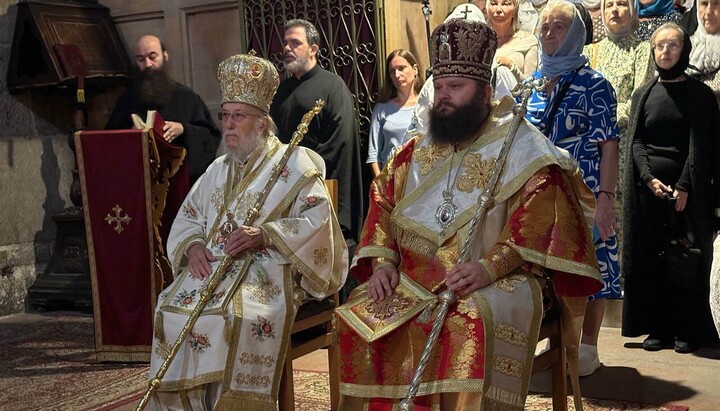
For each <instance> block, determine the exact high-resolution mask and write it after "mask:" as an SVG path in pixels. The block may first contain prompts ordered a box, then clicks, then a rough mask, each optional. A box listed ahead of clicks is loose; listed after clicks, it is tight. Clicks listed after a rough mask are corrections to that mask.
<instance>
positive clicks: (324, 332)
mask: <svg viewBox="0 0 720 411" xmlns="http://www.w3.org/2000/svg"><path fill="white" fill-rule="evenodd" d="M325 185H326V186H327V188H328V191H329V192H330V200H331V202H332V204H333V207H334V208H335V210H337V180H326V181H325ZM338 304H339V296H338V293H335V294H333V295H332V296H330V297H328V298H326V299H324V300H321V301H308V302H306V303H304V304H302V305H301V306H300V308H299V309H298V313H297V315H296V317H295V322H294V323H293V326H292V329H291V330H290V334H291V337H290V347H288V351H287V354H286V356H285V368H284V369H283V374H282V380H281V381H280V392H279V395H278V402H279V404H278V405H279V408H280V411H294V410H295V390H294V386H293V366H292V361H293V360H294V359H296V358H299V357H302V356H303V355H306V354H309V353H311V352H313V351H315V350H319V349H322V348H326V349H327V353H328V364H329V371H330V407H331V410H333V411H334V410H337V407H338V403H339V402H340V369H339V366H340V350H339V347H337V345H335V342H334V341H333V335H332V329H333V326H332V318H333V310H334V309H335V307H337V306H338Z"/></svg>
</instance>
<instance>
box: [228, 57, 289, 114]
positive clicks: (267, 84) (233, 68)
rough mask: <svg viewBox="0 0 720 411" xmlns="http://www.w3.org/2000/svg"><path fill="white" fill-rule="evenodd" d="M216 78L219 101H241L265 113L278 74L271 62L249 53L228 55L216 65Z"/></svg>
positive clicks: (276, 82) (278, 82) (268, 109)
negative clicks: (219, 92) (220, 97)
mask: <svg viewBox="0 0 720 411" xmlns="http://www.w3.org/2000/svg"><path fill="white" fill-rule="evenodd" d="M217 76H218V81H219V82H220V91H221V92H222V103H221V104H225V103H245V104H250V105H251V106H255V107H257V108H259V109H260V110H262V111H264V112H265V113H268V112H270V103H271V102H272V99H273V96H274V95H275V92H276V91H277V88H278V85H279V84H280V77H279V76H278V72H277V70H276V69H275V66H273V64H272V63H270V62H269V61H267V60H265V59H264V58H262V57H258V56H256V55H255V52H254V51H250V54H236V55H234V56H230V57H228V58H227V59H225V61H223V62H222V63H220V65H218V72H217Z"/></svg>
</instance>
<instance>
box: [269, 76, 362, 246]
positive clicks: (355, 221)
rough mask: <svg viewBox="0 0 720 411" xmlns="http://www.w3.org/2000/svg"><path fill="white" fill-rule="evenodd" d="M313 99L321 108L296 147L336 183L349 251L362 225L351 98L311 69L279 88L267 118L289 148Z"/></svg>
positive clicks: (334, 82)
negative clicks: (317, 159)
mask: <svg viewBox="0 0 720 411" xmlns="http://www.w3.org/2000/svg"><path fill="white" fill-rule="evenodd" d="M319 99H322V100H324V101H325V107H324V108H323V109H322V111H321V112H320V113H319V114H318V115H317V116H315V118H313V120H312V122H311V123H310V125H309V127H308V132H307V134H306V135H305V138H304V139H303V140H302V141H301V142H300V145H301V146H305V147H308V148H310V149H311V150H313V151H315V152H316V153H318V154H319V155H320V156H321V157H322V158H323V159H324V160H325V167H326V169H327V172H326V178H327V179H336V180H337V181H338V220H339V222H340V226H341V227H342V231H343V235H344V236H345V239H346V240H347V242H348V247H353V246H354V245H355V241H356V240H357V238H358V235H359V234H360V229H361V227H362V220H363V215H362V214H363V185H362V175H361V173H362V171H361V166H360V143H359V135H358V127H357V122H356V119H355V109H354V107H355V106H354V104H353V96H352V94H351V93H350V90H349V89H348V88H347V86H346V85H345V82H344V81H343V80H342V79H341V78H340V77H339V76H338V75H336V74H334V73H330V72H329V71H327V70H324V69H322V68H321V67H320V66H318V65H316V66H315V67H313V68H312V69H311V70H310V71H308V72H307V73H305V75H303V76H302V77H301V78H299V79H298V78H296V77H294V76H293V77H290V78H287V79H285V80H283V81H282V82H281V83H280V87H279V88H278V91H277V93H276V94H275V97H274V98H273V102H272V106H271V107H270V116H271V117H272V118H273V120H274V121H275V122H276V123H277V126H278V129H279V132H278V134H279V135H278V137H279V138H280V140H281V141H282V142H283V143H288V142H290V139H291V138H292V134H293V132H294V131H295V130H296V128H297V126H298V124H300V120H301V119H302V116H303V115H304V114H305V113H307V112H308V111H310V109H312V108H313V106H314V105H315V102H316V101H317V100H319Z"/></svg>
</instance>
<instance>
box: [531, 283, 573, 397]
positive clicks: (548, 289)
mask: <svg viewBox="0 0 720 411" xmlns="http://www.w3.org/2000/svg"><path fill="white" fill-rule="evenodd" d="M543 297H544V300H545V301H544V302H543V303H544V304H545V305H546V306H547V307H548V309H547V310H546V312H545V316H544V318H543V320H542V324H541V326H540V335H539V336H538V342H540V341H542V340H544V339H545V338H548V339H549V340H550V349H549V350H547V351H545V352H543V353H542V354H540V355H538V356H536V357H535V361H534V362H533V369H532V373H533V374H535V373H536V372H538V371H542V370H546V369H548V368H550V369H551V373H552V379H551V382H552V404H553V411H567V368H566V366H565V364H566V358H565V346H564V345H563V338H562V336H563V335H562V327H561V325H560V310H559V307H558V305H557V302H556V300H555V295H554V293H553V291H552V285H551V284H550V282H549V281H548V282H547V284H546V286H545V288H544V289H543Z"/></svg>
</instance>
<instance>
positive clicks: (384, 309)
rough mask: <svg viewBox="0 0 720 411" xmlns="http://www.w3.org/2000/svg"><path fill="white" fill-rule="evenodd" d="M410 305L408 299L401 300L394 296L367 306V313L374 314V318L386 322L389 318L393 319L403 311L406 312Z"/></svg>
mask: <svg viewBox="0 0 720 411" xmlns="http://www.w3.org/2000/svg"><path fill="white" fill-rule="evenodd" d="M409 305H410V300H408V299H407V298H400V297H398V295H397V294H393V296H392V297H390V298H386V299H385V300H383V301H377V302H374V303H371V304H369V305H368V306H367V311H368V312H369V313H371V314H374V315H373V317H374V318H377V319H378V320H384V319H386V318H388V317H392V316H393V315H395V314H397V313H398V312H400V311H401V310H404V309H405V308H407V307H408V306H409Z"/></svg>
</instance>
